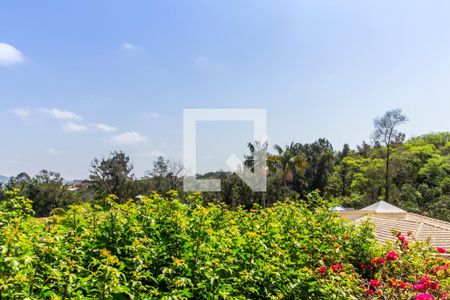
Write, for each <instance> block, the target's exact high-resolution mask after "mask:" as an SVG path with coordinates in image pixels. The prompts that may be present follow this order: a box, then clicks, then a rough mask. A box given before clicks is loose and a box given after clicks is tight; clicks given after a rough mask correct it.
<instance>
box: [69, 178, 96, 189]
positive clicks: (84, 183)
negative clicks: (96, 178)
mask: <svg viewBox="0 0 450 300" xmlns="http://www.w3.org/2000/svg"><path fill="white" fill-rule="evenodd" d="M90 185H91V181H89V180H74V181H72V184H70V186H69V191H78V190H80V189H82V188H85V187H89V186H90Z"/></svg>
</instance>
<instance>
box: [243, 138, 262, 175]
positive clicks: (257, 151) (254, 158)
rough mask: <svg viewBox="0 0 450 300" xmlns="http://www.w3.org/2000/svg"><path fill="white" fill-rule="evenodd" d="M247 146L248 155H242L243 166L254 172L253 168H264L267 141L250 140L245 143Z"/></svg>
mask: <svg viewBox="0 0 450 300" xmlns="http://www.w3.org/2000/svg"><path fill="white" fill-rule="evenodd" d="M247 147H248V149H249V150H250V155H244V157H245V161H244V166H245V167H247V168H249V169H250V171H252V172H255V169H256V170H259V169H265V168H266V166H265V165H266V159H267V142H264V143H262V142H260V141H255V142H254V143H251V142H250V143H248V144H247Z"/></svg>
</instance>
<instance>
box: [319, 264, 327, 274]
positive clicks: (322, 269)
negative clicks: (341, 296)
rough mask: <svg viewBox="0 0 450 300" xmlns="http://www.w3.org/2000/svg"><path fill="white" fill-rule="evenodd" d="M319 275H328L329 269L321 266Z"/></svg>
mask: <svg viewBox="0 0 450 300" xmlns="http://www.w3.org/2000/svg"><path fill="white" fill-rule="evenodd" d="M319 273H320V274H322V275H323V274H326V273H327V269H326V268H325V267H324V266H321V267H320V268H319Z"/></svg>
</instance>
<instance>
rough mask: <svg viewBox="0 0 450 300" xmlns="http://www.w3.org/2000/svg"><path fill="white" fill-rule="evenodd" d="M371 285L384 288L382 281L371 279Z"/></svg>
mask: <svg viewBox="0 0 450 300" xmlns="http://www.w3.org/2000/svg"><path fill="white" fill-rule="evenodd" d="M369 285H370V286H371V287H374V288H375V287H378V286H382V285H383V284H382V283H381V282H380V281H378V280H376V279H371V280H370V282H369Z"/></svg>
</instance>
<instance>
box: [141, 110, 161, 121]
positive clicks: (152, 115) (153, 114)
mask: <svg viewBox="0 0 450 300" xmlns="http://www.w3.org/2000/svg"><path fill="white" fill-rule="evenodd" d="M160 116H161V115H160V114H159V113H157V112H145V111H144V112H140V113H139V115H138V118H140V119H144V120H145V119H154V118H159V117H160Z"/></svg>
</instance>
